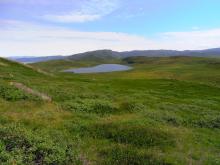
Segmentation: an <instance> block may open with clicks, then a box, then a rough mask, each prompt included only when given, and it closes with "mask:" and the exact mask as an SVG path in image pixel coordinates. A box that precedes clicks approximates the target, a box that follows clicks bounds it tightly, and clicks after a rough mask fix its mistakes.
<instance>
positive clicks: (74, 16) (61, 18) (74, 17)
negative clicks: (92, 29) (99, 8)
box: [44, 12, 101, 23]
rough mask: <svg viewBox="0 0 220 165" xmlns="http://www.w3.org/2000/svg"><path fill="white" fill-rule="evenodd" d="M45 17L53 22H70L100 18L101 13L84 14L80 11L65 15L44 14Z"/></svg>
mask: <svg viewBox="0 0 220 165" xmlns="http://www.w3.org/2000/svg"><path fill="white" fill-rule="evenodd" d="M44 18H45V19H47V20H50V21H53V22H63V23H71V22H79V23H82V22H87V21H94V20H97V19H100V18H101V15H98V14H84V13H80V12H75V13H69V14H65V15H45V16H44Z"/></svg>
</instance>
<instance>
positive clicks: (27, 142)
mask: <svg viewBox="0 0 220 165" xmlns="http://www.w3.org/2000/svg"><path fill="white" fill-rule="evenodd" d="M63 138H64V137H62V135H59V134H58V137H56V138H54V137H51V136H49V135H48V134H47V133H45V132H38V133H36V134H34V133H33V132H32V131H28V130H25V129H23V128H22V127H17V126H10V127H0V164H4V163H9V164H13V163H12V162H14V164H21V165H25V164H27V165H29V164H38V165H43V164H45V165H52V164H53V165H66V164H74V163H75V164H76V163H78V164H79V163H80V161H79V160H77V158H76V153H75V152H74V148H73V145H72V144H71V143H68V141H66V140H64V139H63Z"/></svg>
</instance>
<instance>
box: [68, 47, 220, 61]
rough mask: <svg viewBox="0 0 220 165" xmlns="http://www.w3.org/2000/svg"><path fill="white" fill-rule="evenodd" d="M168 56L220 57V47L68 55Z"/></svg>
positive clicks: (79, 57) (93, 57)
mask: <svg viewBox="0 0 220 165" xmlns="http://www.w3.org/2000/svg"><path fill="white" fill-rule="evenodd" d="M136 56H144V57H169V56H195V57H220V48H214V49H206V50H184V51H177V50H134V51H125V52H116V51H112V50H96V51H90V52H85V53H80V54H75V55H71V56H68V57H67V58H68V59H70V60H104V59H122V58H127V57H136Z"/></svg>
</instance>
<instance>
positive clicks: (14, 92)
mask: <svg viewBox="0 0 220 165" xmlns="http://www.w3.org/2000/svg"><path fill="white" fill-rule="evenodd" d="M0 97H1V98H3V99H5V100H7V101H20V100H40V98H39V97H36V96H32V95H30V94H26V93H24V92H23V91H21V90H19V89H17V88H15V87H13V86H7V85H5V86H2V85H1V86H0Z"/></svg>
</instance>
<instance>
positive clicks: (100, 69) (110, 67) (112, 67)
mask: <svg viewBox="0 0 220 165" xmlns="http://www.w3.org/2000/svg"><path fill="white" fill-rule="evenodd" d="M130 69H132V67H129V66H126V65H119V64H101V65H97V66H94V67H86V68H77V69H68V70H65V71H64V72H72V73H104V72H116V71H126V70H130Z"/></svg>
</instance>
